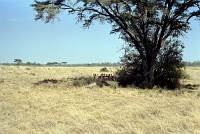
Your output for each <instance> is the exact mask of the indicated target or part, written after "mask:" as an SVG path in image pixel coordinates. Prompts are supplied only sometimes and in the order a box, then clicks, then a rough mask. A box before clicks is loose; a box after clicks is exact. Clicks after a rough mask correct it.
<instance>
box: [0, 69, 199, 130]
mask: <svg viewBox="0 0 200 134" xmlns="http://www.w3.org/2000/svg"><path fill="white" fill-rule="evenodd" d="M0 68H1V69H0V133H3V134H4V133H5V134H16V133H19V134H21V133H22V134H23V133H24V134H25V133H32V134H36V133H42V134H43V133H52V134H54V133H59V134H62V133H63V134H65V133H70V134H71V133H72V134H83V133H91V134H116V133H121V134H134V133H135V134H156V133H157V134H171V133H174V134H177V133H178V134H184V133H185V134H190V133H191V134H193V133H195V134H198V133H200V114H199V113H200V94H199V93H200V92H199V88H198V89H197V90H194V91H193V92H188V91H187V90H177V91H167V90H165V91H162V90H160V89H153V90H147V89H146V90H138V89H133V88H116V89H113V88H110V87H103V88H99V87H93V88H89V87H87V86H83V87H73V86H68V85H67V84H66V83H65V82H59V83H55V84H53V83H47V84H43V85H37V86H35V85H34V83H36V82H38V81H42V80H44V79H56V80H63V81H64V80H66V79H67V78H71V77H81V76H92V74H93V73H99V70H100V68H101V67H66V68H64V67H14V66H13V67H12V66H10V67H8V66H0ZM27 68H28V69H27ZM113 70H114V69H113ZM186 71H187V73H189V75H190V79H189V80H185V81H186V82H187V83H190V84H200V82H199V81H200V78H199V77H198V76H200V68H193V67H189V68H187V69H186Z"/></svg>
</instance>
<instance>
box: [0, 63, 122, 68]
mask: <svg viewBox="0 0 200 134" xmlns="http://www.w3.org/2000/svg"><path fill="white" fill-rule="evenodd" d="M0 65H8V66H11V65H12V66H13V65H14V66H19V65H20V66H53V67H56V66H58V67H59V66H63V67H78V66H83V67H93V66H106V67H109V66H120V63H109V62H105V63H84V64H67V63H66V62H61V63H59V62H47V63H46V64H41V63H31V62H26V63H0Z"/></svg>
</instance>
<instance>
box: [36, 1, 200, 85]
mask: <svg viewBox="0 0 200 134" xmlns="http://www.w3.org/2000/svg"><path fill="white" fill-rule="evenodd" d="M32 7H33V8H34V10H35V11H36V12H37V13H36V17H35V19H36V20H38V19H42V20H44V21H45V22H46V23H48V22H50V21H53V20H54V19H55V18H56V17H57V15H58V14H59V13H60V12H62V11H68V13H69V14H74V15H75V16H76V18H77V21H78V22H82V23H83V26H84V27H89V26H90V25H91V24H92V23H93V22H94V21H100V22H102V23H105V22H106V23H109V24H110V25H111V26H112V30H111V33H120V37H121V38H122V39H123V40H125V42H126V43H127V45H128V46H130V47H132V48H133V49H134V51H135V52H136V53H138V55H139V57H140V58H141V60H142V65H143V75H144V78H146V80H144V81H146V83H149V84H147V85H146V86H147V87H152V85H153V84H151V83H153V82H152V81H154V80H153V79H154V78H153V73H154V64H155V61H156V58H157V56H158V54H159V52H160V51H161V48H162V46H163V45H164V44H166V43H165V42H166V41H167V40H170V39H175V38H178V37H180V36H182V35H184V33H186V32H187V31H188V30H190V29H191V27H190V26H191V25H190V23H191V20H192V19H196V20H200V0H46V1H37V0H35V1H34V3H33V4H32ZM144 85H145V84H144Z"/></svg>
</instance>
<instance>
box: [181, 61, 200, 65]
mask: <svg viewBox="0 0 200 134" xmlns="http://www.w3.org/2000/svg"><path fill="white" fill-rule="evenodd" d="M184 64H185V65H186V66H200V61H194V62H188V61H185V62H184Z"/></svg>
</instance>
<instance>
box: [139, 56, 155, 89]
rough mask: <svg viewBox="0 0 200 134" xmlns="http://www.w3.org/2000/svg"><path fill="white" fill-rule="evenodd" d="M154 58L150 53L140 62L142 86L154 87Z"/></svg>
mask: <svg viewBox="0 0 200 134" xmlns="http://www.w3.org/2000/svg"><path fill="white" fill-rule="evenodd" d="M155 60H156V59H155V58H154V57H153V56H152V55H151V56H150V55H149V56H148V57H147V59H146V60H143V62H142V70H143V74H142V77H143V81H142V82H141V87H142V88H149V89H152V88H153V87H154V63H155V62H154V61H155Z"/></svg>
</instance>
